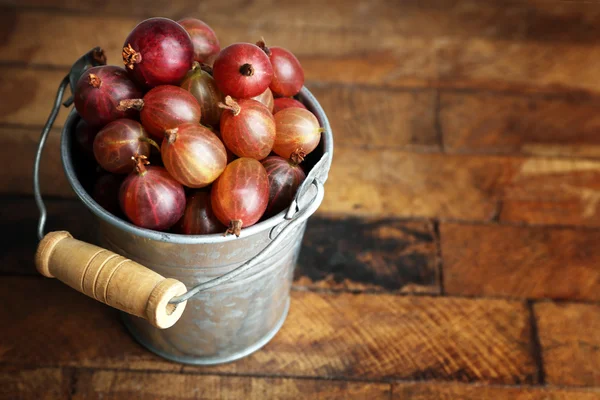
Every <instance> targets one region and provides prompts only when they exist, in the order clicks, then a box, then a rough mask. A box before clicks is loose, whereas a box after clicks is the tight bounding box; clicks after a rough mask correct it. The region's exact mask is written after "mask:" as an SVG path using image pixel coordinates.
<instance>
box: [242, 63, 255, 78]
mask: <svg viewBox="0 0 600 400" xmlns="http://www.w3.org/2000/svg"><path fill="white" fill-rule="evenodd" d="M240 74H242V75H244V76H252V75H254V67H253V66H252V64H244V65H242V66H241V67H240Z"/></svg>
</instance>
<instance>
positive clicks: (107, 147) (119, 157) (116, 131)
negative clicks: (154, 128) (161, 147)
mask: <svg viewBox="0 0 600 400" xmlns="http://www.w3.org/2000/svg"><path fill="white" fill-rule="evenodd" d="M150 145H153V146H155V147H158V145H157V144H156V142H154V141H153V140H152V139H149V138H148V136H147V135H146V131H145V130H144V127H143V126H142V124H140V123H139V122H137V121H134V120H131V119H127V118H121V119H118V120H116V121H113V122H111V123H110V124H108V125H106V126H105V127H104V128H102V129H101V130H100V132H98V135H96V138H95V139H94V157H95V158H96V161H97V162H98V164H100V166H101V167H102V168H104V169H105V170H106V171H108V172H113V173H115V174H128V173H129V172H131V171H133V168H134V167H135V165H134V164H133V163H132V162H131V157H133V156H134V155H136V154H140V155H144V156H146V157H148V156H150Z"/></svg>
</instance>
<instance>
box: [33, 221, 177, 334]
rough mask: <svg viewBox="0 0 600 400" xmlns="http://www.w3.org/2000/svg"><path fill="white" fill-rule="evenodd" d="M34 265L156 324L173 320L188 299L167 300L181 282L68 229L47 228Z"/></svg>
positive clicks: (175, 320)
mask: <svg viewBox="0 0 600 400" xmlns="http://www.w3.org/2000/svg"><path fill="white" fill-rule="evenodd" d="M35 264H36V266H37V270H38V271H39V272H40V273H41V274H42V275H44V276H47V277H48V278H58V279H59V280H60V281H62V282H64V283H66V284H67V285H69V286H71V287H72V288H73V289H76V290H78V291H80V292H81V293H84V294H86V295H88V296H90V297H92V298H94V299H96V300H98V301H101V302H102V303H105V304H108V305H109V306H111V307H114V308H117V309H119V310H121V311H125V312H127V313H130V314H133V315H137V316H138V317H142V318H145V319H147V320H148V321H149V322H150V323H151V324H152V325H154V326H156V327H157V328H161V329H165V328H169V327H171V326H173V324H175V322H177V320H178V319H179V317H181V314H183V310H184V309H185V305H186V302H183V303H179V304H177V305H174V304H169V301H170V300H171V299H172V298H173V297H175V296H179V295H182V294H183V293H185V292H186V290H187V289H186V287H185V285H184V284H183V283H181V282H180V281H178V280H175V279H168V278H164V277H163V276H161V275H159V274H157V273H156V272H154V271H152V270H150V269H148V268H146V267H144V266H143V265H141V264H138V263H136V262H134V261H131V260H129V259H127V258H125V257H122V256H120V255H118V254H115V253H113V252H112V251H109V250H106V249H103V248H101V247H98V246H94V245H92V244H89V243H86V242H82V241H79V240H77V239H74V238H73V237H72V236H71V234H69V232H66V231H58V232H50V233H48V234H47V235H46V236H44V238H43V239H42V241H41V242H40V244H39V246H38V249H37V253H36V255H35Z"/></svg>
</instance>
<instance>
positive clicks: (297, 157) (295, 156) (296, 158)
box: [290, 148, 306, 165]
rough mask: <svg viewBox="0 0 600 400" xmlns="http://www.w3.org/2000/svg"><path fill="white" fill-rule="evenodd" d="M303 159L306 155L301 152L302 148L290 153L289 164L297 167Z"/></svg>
mask: <svg viewBox="0 0 600 400" xmlns="http://www.w3.org/2000/svg"><path fill="white" fill-rule="evenodd" d="M305 157H306V153H305V152H304V151H303V150H302V148H300V149H297V150H296V151H294V152H293V153H292V155H291V156H290V162H291V163H292V165H298V164H300V163H301V162H302V161H304V158H305Z"/></svg>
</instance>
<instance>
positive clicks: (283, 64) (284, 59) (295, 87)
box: [256, 40, 304, 97]
mask: <svg viewBox="0 0 600 400" xmlns="http://www.w3.org/2000/svg"><path fill="white" fill-rule="evenodd" d="M256 44H257V45H258V47H260V48H261V49H263V51H264V52H265V53H266V54H267V56H268V57H269V60H271V66H272V67H273V79H272V80H271V84H270V85H269V88H270V89H271V90H272V91H273V93H274V94H276V95H278V96H285V97H288V96H294V95H295V94H297V93H298V92H299V91H300V89H302V86H303V85H304V70H303V69H302V66H301V65H300V61H298V59H297V58H296V57H295V56H294V55H293V54H292V53H291V52H290V51H288V50H286V49H284V48H282V47H275V46H274V47H267V45H266V44H265V42H264V40H261V41H259V42H258V43H256Z"/></svg>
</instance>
